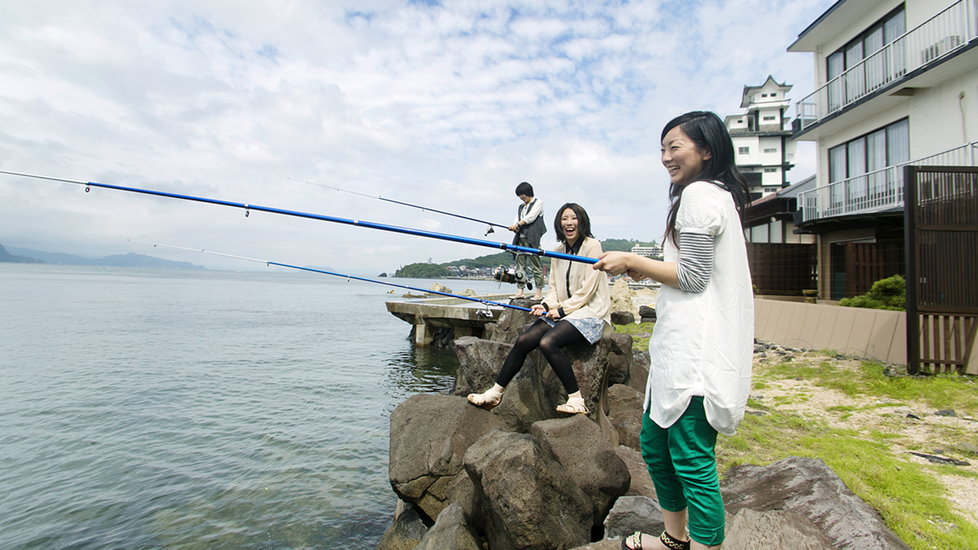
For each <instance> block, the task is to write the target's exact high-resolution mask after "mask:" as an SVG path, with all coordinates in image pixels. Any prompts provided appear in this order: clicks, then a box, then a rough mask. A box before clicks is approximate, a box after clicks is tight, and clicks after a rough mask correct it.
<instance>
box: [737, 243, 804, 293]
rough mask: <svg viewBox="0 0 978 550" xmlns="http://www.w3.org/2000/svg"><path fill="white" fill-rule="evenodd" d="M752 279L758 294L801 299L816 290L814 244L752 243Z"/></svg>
mask: <svg viewBox="0 0 978 550" xmlns="http://www.w3.org/2000/svg"><path fill="white" fill-rule="evenodd" d="M747 256H748V258H749V259H750V272H751V278H752V279H753V281H754V286H756V287H757V289H758V292H759V293H760V294H765V295H779V296H801V295H802V292H801V291H802V290H805V289H815V288H818V286H817V284H818V280H817V275H816V274H817V272H818V269H817V268H818V264H817V247H816V245H814V244H773V243H752V244H750V245H748V248H747Z"/></svg>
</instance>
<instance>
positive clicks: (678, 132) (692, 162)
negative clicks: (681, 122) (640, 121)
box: [662, 126, 710, 186]
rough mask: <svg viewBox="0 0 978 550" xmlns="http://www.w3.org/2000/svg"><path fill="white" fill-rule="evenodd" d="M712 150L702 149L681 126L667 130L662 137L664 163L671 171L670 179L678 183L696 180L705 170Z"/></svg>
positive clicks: (684, 183)
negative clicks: (704, 167)
mask: <svg viewBox="0 0 978 550" xmlns="http://www.w3.org/2000/svg"><path fill="white" fill-rule="evenodd" d="M709 158H710V152H709V151H706V150H703V149H700V148H699V146H697V145H696V143H694V142H693V140H691V139H690V138H689V136H687V135H686V133H685V132H683V130H682V128H681V127H680V126H676V127H675V128H673V129H671V130H669V131H668V132H666V137H664V138H662V165H663V166H665V167H666V170H668V171H669V180H670V181H671V182H672V183H674V184H676V185H683V186H684V185H687V184H690V183H692V182H693V181H695V179H696V177H697V176H699V175H700V173H701V172H702V171H703V164H704V163H705V162H706V161H707V160H708V159H709Z"/></svg>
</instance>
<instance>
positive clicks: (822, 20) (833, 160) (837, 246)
mask: <svg viewBox="0 0 978 550" xmlns="http://www.w3.org/2000/svg"><path fill="white" fill-rule="evenodd" d="M976 31H978V9H976V4H975V0H960V1H957V2H951V1H948V0H907V1H905V2H903V1H899V0H839V1H838V2H836V3H835V4H834V5H833V6H832V7H831V8H829V9H828V11H826V12H825V13H824V14H822V15H821V16H820V17H819V18H818V19H817V20H816V21H815V22H813V23H812V24H811V25H810V26H809V27H808V28H807V29H805V30H804V31H803V32H802V33H801V34H800V35H799V36H798V39H797V40H796V41H795V42H794V43H793V44H792V45H791V46H790V47H789V48H788V51H789V52H807V53H811V54H812V55H813V58H814V63H815V71H814V73H815V92H814V93H812V94H811V95H809V96H808V97H805V98H804V99H802V100H801V101H799V102H798V104H797V106H796V115H797V116H796V118H795V120H794V121H793V131H794V133H793V136H792V137H793V139H795V140H804V141H814V142H816V143H817V155H818V159H817V168H816V187H815V188H814V189H812V190H809V191H805V192H803V193H801V194H800V195H799V196H798V209H799V211H798V212H797V213H796V215H795V221H796V223H797V224H798V226H799V228H800V229H801V230H803V231H806V232H810V233H813V234H815V235H817V242H818V264H819V291H820V296H821V297H822V298H823V299H826V298H828V299H839V298H841V297H844V296H846V295H847V294H848V295H853V293H854V292H855V293H862V292H865V291H866V290H863V289H861V288H856V287H855V286H854V279H855V278H856V277H859V278H860V280H862V279H863V278H865V276H864V275H862V274H863V273H864V272H865V271H866V268H867V267H872V266H874V265H885V266H889V267H886V269H887V270H889V271H890V273H889V274H891V275H892V274H893V272H895V273H901V274H905V273H906V272H905V271H904V270H905V266H904V265H903V246H904V242H903V239H904V233H903V232H904V228H903V208H904V184H903V170H902V168H901V167H902V166H903V165H907V164H914V165H921V164H923V165H970V166H974V165H975V158H974V153H975V147H976V145H978V143H976V142H975V141H974V140H976V139H978V49H976V48H975V46H976V45H978V40H975V38H976ZM857 251H858V253H855V252H857ZM881 274H882V275H884V276H885V275H886V274H885V273H881ZM880 278H882V277H880ZM859 284H860V285H863V286H864V285H865V283H864V282H862V281H861V282H860V283H859Z"/></svg>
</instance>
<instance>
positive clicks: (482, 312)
mask: <svg viewBox="0 0 978 550" xmlns="http://www.w3.org/2000/svg"><path fill="white" fill-rule="evenodd" d="M126 240H127V241H129V242H132V243H139V244H146V245H149V246H152V247H154V248H155V247H162V248H173V249H176V250H188V251H190V252H200V253H202V254H211V255H214V256H224V257H225V258H234V259H236V260H245V261H249V262H258V263H260V264H265V265H275V266H278V267H287V268H289V269H299V270H302V271H311V272H313V273H322V274H323V275H332V276H334V277H342V278H344V279H347V280H349V279H353V280H356V281H363V282H366V283H376V284H378V285H387V286H394V287H397V288H404V289H407V290H416V291H418V292H425V293H430V294H439V295H441V296H448V297H450V298H460V299H462V300H468V301H470V302H479V303H480V304H483V305H485V306H486V309H485V310H479V312H478V316H479V317H482V318H487V319H492V310H490V309H489V306H499V307H507V308H510V309H518V310H520V311H530V308H528V307H521V306H514V305H512V304H504V303H502V302H493V301H491V300H482V299H480V298H473V297H472V296H463V295H461V294H452V293H450V292H439V291H437V290H426V289H423V288H417V287H413V286H407V285H400V284H397V283H388V282H385V281H378V280H376V279H368V278H366V277H357V276H356V275H347V274H344V273H335V272H332V271H326V270H324V269H315V268H312V267H302V266H298V265H290V264H283V263H279V262H273V261H270V260H260V259H258V258H248V257H246V256H235V255H234V254H225V253H223V252H214V251H212V250H204V249H203V248H187V247H185V246H175V245H172V244H160V243H148V242H145V241H134V240H132V239H126Z"/></svg>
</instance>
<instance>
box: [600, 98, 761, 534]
mask: <svg viewBox="0 0 978 550" xmlns="http://www.w3.org/2000/svg"><path fill="white" fill-rule="evenodd" d="M662 164H663V165H664V166H665V167H666V170H668V171H669V179H670V181H671V185H670V187H669V196H670V199H671V200H672V203H671V205H670V207H669V214H668V218H667V223H666V234H665V237H664V250H663V257H664V259H663V261H658V260H653V259H651V258H646V257H642V256H637V255H635V254H629V253H625V252H608V253H605V254H603V255H602V256H601V261H599V262H598V263H597V264H595V265H594V269H600V270H603V271H606V272H608V273H611V274H612V275H618V274H621V273H625V272H628V273H629V274H631V275H632V276H633V277H639V278H645V277H650V278H652V279H655V280H657V281H659V282H661V283H662V289H661V290H660V292H659V297H658V300H657V301H656V318H657V320H656V323H655V329H654V330H653V333H652V338H651V340H650V342H649V356H650V358H651V366H650V369H649V380H648V384H647V385H646V389H645V415H644V417H643V423H642V435H641V444H642V456H643V457H644V458H645V462H646V464H647V465H648V468H649V474H651V476H652V481H653V482H654V483H655V490H656V495H657V497H658V499H659V504H660V505H661V507H662V513H663V518H664V520H665V531H663V533H662V535H661V536H660V537H658V538H656V537H653V536H649V535H642V534H641V533H636V534H635V535H632V536H630V537H628V538H626V539H624V540H622V548H625V549H629V550H630V549H637V548H641V549H643V550H649V549H663V548H665V549H688V548H697V549H699V548H717V547H719V546H720V544H721V543H722V542H723V538H724V511H723V500H722V499H721V497H720V485H719V482H718V479H717V473H716V453H715V448H716V440H717V433H722V434H725V435H733V434H734V433H736V431H737V425H738V424H739V423H740V421H741V420H742V419H743V418H744V408H745V407H746V405H747V396H748V394H749V392H750V377H751V360H752V354H753V341H754V299H753V292H752V285H751V278H750V270H749V268H748V262H747V247H746V243H745V240H744V232H743V226H742V222H741V218H740V212H742V211H743V208H744V207H745V205H746V203H747V201H748V191H747V183H746V181H745V180H744V177H743V176H742V175H741V174H740V171H739V170H738V169H737V167H736V165H735V163H734V149H733V143H732V141H731V139H730V134H729V133H728V132H727V128H726V126H725V125H724V124H723V121H722V120H720V117H718V116H717V115H716V114H714V113H710V112H701V111H697V112H692V113H687V114H685V115H682V116H679V117H677V118H675V119H673V120H672V121H670V122H669V124H667V125H666V127H665V128H664V129H663V130H662ZM687 520H688V523H687ZM687 528H688V531H689V539H691V540H687V538H686V532H687Z"/></svg>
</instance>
